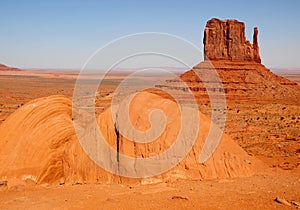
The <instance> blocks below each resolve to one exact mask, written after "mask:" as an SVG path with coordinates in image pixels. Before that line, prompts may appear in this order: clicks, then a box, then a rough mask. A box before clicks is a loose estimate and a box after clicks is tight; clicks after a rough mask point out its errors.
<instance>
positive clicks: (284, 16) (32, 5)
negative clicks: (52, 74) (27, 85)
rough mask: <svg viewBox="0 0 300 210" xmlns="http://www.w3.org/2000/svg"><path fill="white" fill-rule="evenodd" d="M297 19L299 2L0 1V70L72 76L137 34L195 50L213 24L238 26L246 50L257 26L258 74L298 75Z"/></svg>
mask: <svg viewBox="0 0 300 210" xmlns="http://www.w3.org/2000/svg"><path fill="white" fill-rule="evenodd" d="M299 11H300V1H299V0H285V1H284V0H282V1H281V0H278V1H268V0H265V1H264V0H251V1H242V0H238V1H230V0H227V1H223V0H215V1H207V0H205V1H202V0H195V1H193V0H186V1H182V0H178V1H176V0H173V1H167V0H151V1H142V0H128V1H125V0H124V1H115V0H110V1H109V0H107V1H106V0H103V1H92V0H91V1H88V0H87V1H84V0H82V1H76V0H73V1H72V0H68V1H66V0H65V1H64V0H51V1H40V0H36V1H34V0H26V1H22V0H19V1H17V0H0V26H1V29H0V63H4V64H7V65H9V66H14V67H19V68H45V69H53V68H56V69H63V68H66V69H70V68H76V69H80V68H81V67H82V66H83V65H84V63H85V62H86V60H87V59H88V58H89V57H90V56H91V55H92V54H93V53H94V52H95V51H96V50H97V49H99V48H100V47H102V46H104V45H106V44H107V43H109V42H111V41H113V40H115V39H117V38H119V37H122V36H126V35H129V34H133V33H141V32H162V33H169V34H173V35H176V36H179V37H182V38H184V39H186V40H188V41H190V42H192V43H193V44H195V45H196V46H197V47H199V48H200V49H203V44H202V39H203V30H204V28H205V24H206V21H207V20H209V19H211V18H213V17H216V18H220V19H237V20H240V21H243V22H245V24H246V35H247V39H248V40H250V41H251V42H252V33H253V27H255V26H257V27H258V28H259V46H260V54H261V58H262V62H263V64H264V65H265V66H267V67H270V68H300V59H299V58H300V57H299V49H300V40H299V34H300V13H299ZM201 59H202V58H199V61H200V60H201Z"/></svg>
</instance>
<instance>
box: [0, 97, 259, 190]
mask: <svg viewBox="0 0 300 210" xmlns="http://www.w3.org/2000/svg"><path fill="white" fill-rule="evenodd" d="M156 108H159V109H161V110H163V111H164V113H165V115H166V118H167V124H166V129H165V130H164V131H163V133H162V135H161V136H159V137H158V139H157V140H156V141H154V142H151V143H149V144H146V145H145V144H143V143H136V142H133V141H129V140H128V139H126V138H125V137H124V136H123V135H122V134H121V133H120V135H119V138H118V139H119V143H117V142H116V138H117V136H116V132H115V127H114V122H113V119H112V113H111V109H107V110H106V111H105V112H104V113H102V114H101V115H99V116H98V125H99V129H100V131H101V133H102V135H103V136H104V137H105V139H106V140H107V143H108V144H109V145H110V146H111V147H112V148H115V150H116V151H117V150H118V149H117V148H116V147H119V152H120V153H122V154H126V155H128V156H131V157H135V158H143V157H150V156H152V155H155V154H159V153H161V152H163V151H165V150H167V149H168V148H169V147H170V145H172V143H173V142H174V141H175V139H176V133H177V132H178V131H179V130H180V129H179V128H180V123H181V119H180V113H179V110H178V107H177V104H176V103H175V102H174V101H172V100H169V99H166V98H162V97H160V96H158V95H156V94H152V93H149V92H141V93H139V94H138V95H137V96H136V97H135V98H134V100H133V102H132V104H131V108H130V113H131V114H130V118H131V121H132V123H133V124H134V125H135V126H136V129H138V130H145V129H147V128H149V121H148V117H149V113H150V112H151V111H152V110H155V109H156ZM194 111H196V112H197V113H199V117H200V118H201V123H200V126H199V133H198V136H197V139H196V142H195V144H194V145H193V148H192V149H191V151H190V152H189V153H188V154H187V156H186V157H185V158H184V159H183V160H182V161H181V162H180V163H179V164H178V165H176V166H175V167H174V168H173V169H171V170H169V171H167V172H165V173H163V174H161V175H159V176H156V177H154V178H146V179H131V178H124V177H119V176H117V175H113V174H111V173H109V172H107V171H105V170H104V169H102V168H100V167H99V166H97V165H96V164H95V163H94V161H93V160H91V159H90V158H89V156H88V155H87V154H86V153H85V151H84V150H83V148H82V146H81V144H80V142H79V140H78V138H77V136H78V135H80V133H76V132H75V129H74V124H73V119H72V103H71V101H70V100H69V99H68V98H66V97H63V96H50V97H45V98H39V99H36V100H33V101H31V102H29V103H27V104H25V105H24V106H22V107H21V108H19V109H18V110H17V111H16V112H14V113H13V114H12V115H11V116H10V117H9V118H8V119H7V120H6V121H5V122H4V123H3V124H2V125H1V126H0V148H1V150H0V166H1V167H0V181H2V182H6V183H7V184H8V185H10V186H14V185H16V184H26V183H36V184H42V183H49V184H79V183H137V182H141V183H152V182H153V181H157V180H158V181H160V182H161V181H172V180H176V179H178V178H181V179H192V180H194V179H213V178H229V177H243V176H251V175H252V174H254V173H256V172H257V171H261V170H262V168H263V167H264V165H263V164H262V163H261V162H260V161H259V160H257V159H256V158H255V157H251V156H249V155H247V154H246V152H245V151H244V150H243V149H242V148H240V147H239V146H238V145H237V144H236V143H235V142H234V141H233V140H232V139H231V138H230V137H228V136H227V135H225V134H224V135H223V136H222V137H221V141H220V144H219V147H218V148H217V149H216V151H215V153H214V154H213V155H212V157H211V158H210V159H208V160H207V161H206V162H205V163H199V161H198V159H199V154H200V153H201V149H202V147H203V144H204V142H205V140H206V138H207V135H208V131H209V128H210V124H211V121H210V119H209V118H207V117H205V116H204V115H203V114H201V113H200V112H198V110H194ZM174 113H175V114H174ZM190 116H192V115H190ZM84 126H88V122H87V123H85V125H84ZM120 126H125V127H126V126H128V124H122V125H120ZM125 130H126V129H125ZM145 138H146V136H145ZM182 141H183V145H184V143H186V142H189V141H190V139H189V138H188V137H184V138H183V139H182ZM97 154H99V155H103V153H101V151H98V153H97ZM111 158H112V159H111V161H107V164H111V163H113V162H114V161H113V159H114V158H117V157H116V156H111ZM174 158H176V154H174V156H172V160H173V159H174ZM119 161H122V159H120V160H119ZM250 162H251V164H250ZM151 167H158V168H159V167H162V166H161V165H160V164H159V163H156V164H154V165H152V166H151ZM129 169H130V170H131V169H132V170H136V165H135V164H133V165H130V166H129ZM150 169H151V168H149V166H146V165H145V166H143V167H142V169H141V170H150ZM137 173H138V171H137Z"/></svg>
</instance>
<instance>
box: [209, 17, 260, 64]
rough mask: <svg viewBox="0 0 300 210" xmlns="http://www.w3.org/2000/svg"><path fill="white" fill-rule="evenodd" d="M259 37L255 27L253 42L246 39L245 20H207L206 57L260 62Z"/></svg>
mask: <svg viewBox="0 0 300 210" xmlns="http://www.w3.org/2000/svg"><path fill="white" fill-rule="evenodd" d="M257 38H258V29H257V27H255V28H254V34H253V44H251V43H250V41H248V40H246V37H245V24H244V23H243V22H239V21H237V20H219V19H217V18H213V19H211V20H209V21H207V23H206V27H205V31H204V38H203V44H204V54H205V57H204V59H205V60H207V59H209V60H228V61H254V62H257V63H260V62H261V59H260V56H259V48H258V40H257Z"/></svg>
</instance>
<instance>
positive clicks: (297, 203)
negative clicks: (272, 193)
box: [291, 201, 300, 207]
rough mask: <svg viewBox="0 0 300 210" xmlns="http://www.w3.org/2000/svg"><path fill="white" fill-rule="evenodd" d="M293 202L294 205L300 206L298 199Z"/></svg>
mask: <svg viewBox="0 0 300 210" xmlns="http://www.w3.org/2000/svg"><path fill="white" fill-rule="evenodd" d="M291 204H293V205H294V206H299V207H300V203H299V202H297V201H291Z"/></svg>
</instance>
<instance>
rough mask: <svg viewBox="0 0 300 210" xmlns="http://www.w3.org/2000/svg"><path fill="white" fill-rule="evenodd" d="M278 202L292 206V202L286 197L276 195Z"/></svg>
mask: <svg viewBox="0 0 300 210" xmlns="http://www.w3.org/2000/svg"><path fill="white" fill-rule="evenodd" d="M274 201H276V202H277V203H280V204H284V205H286V206H291V205H292V204H291V202H289V201H287V200H286V199H285V198H279V197H276V198H275V200H274Z"/></svg>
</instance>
